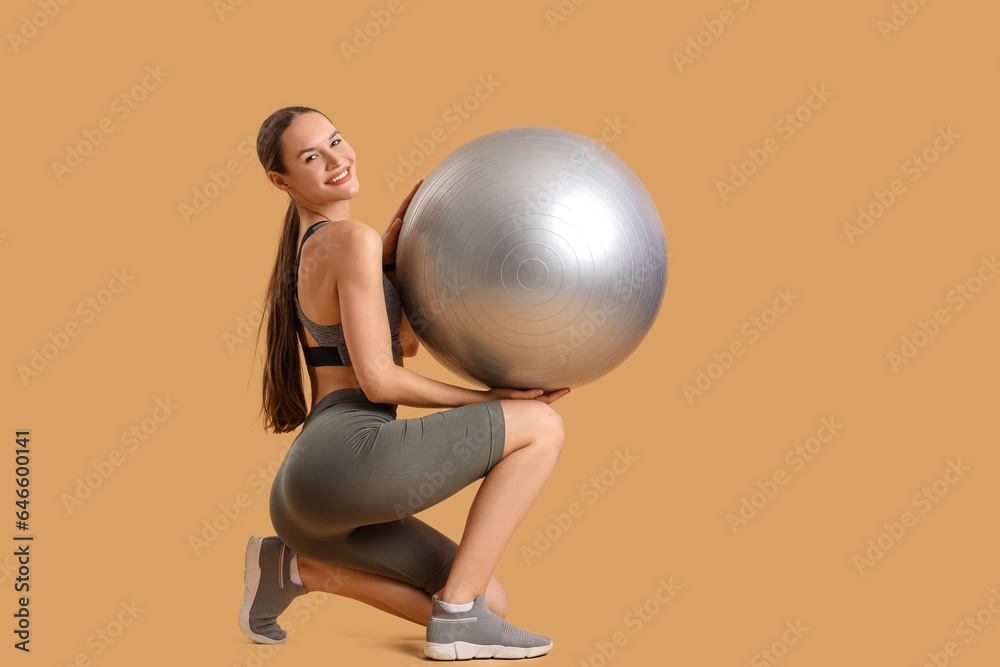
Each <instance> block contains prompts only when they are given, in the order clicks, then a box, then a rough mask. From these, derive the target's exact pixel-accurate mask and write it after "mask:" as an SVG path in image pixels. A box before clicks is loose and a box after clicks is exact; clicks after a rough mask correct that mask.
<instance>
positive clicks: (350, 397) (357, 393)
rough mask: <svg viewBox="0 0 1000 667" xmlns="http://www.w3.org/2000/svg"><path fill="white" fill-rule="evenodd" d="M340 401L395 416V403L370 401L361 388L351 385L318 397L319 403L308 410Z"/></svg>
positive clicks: (317, 410) (323, 408) (316, 410)
mask: <svg viewBox="0 0 1000 667" xmlns="http://www.w3.org/2000/svg"><path fill="white" fill-rule="evenodd" d="M342 403H360V404H362V405H363V406H364V407H366V408H368V409H370V410H378V411H379V412H385V413H386V414H390V415H392V416H393V417H395V416H396V407H397V406H396V404H395V403H372V402H371V401H370V400H368V397H367V396H365V392H363V391H362V390H361V389H354V388H353V387H348V388H346V389H335V390H333V391H331V392H330V393H329V394H327V395H326V396H324V397H323V398H321V399H319V403H317V404H316V405H315V407H313V409H312V410H311V411H310V412H309V414H312V413H314V412H320V411H321V410H325V409H326V408H329V407H332V406H334V405H340V404H342Z"/></svg>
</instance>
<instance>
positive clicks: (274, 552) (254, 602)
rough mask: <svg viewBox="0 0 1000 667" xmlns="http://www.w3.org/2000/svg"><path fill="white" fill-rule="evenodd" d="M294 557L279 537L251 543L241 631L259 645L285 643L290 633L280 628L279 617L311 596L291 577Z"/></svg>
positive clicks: (248, 548) (247, 554)
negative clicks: (301, 598) (294, 601)
mask: <svg viewBox="0 0 1000 667" xmlns="http://www.w3.org/2000/svg"><path fill="white" fill-rule="evenodd" d="M293 555H294V554H293V553H292V550H291V549H289V548H288V547H286V546H285V543H284V542H282V541H281V540H280V539H279V538H277V537H265V538H264V539H261V538H259V537H256V536H254V537H251V538H250V542H249V543H247V551H246V556H245V559H244V560H245V564H246V570H244V573H243V583H244V584H245V588H244V589H243V606H242V607H240V630H242V631H243V634H245V635H246V636H247V637H249V638H250V639H252V640H254V641H255V642H257V643H258V644H280V643H281V642H283V641H285V637H287V636H288V633H287V632H285V631H284V630H282V629H281V626H280V625H278V615H279V614H281V612H283V611H285V609H286V608H287V607H288V605H290V604H291V603H292V600H294V599H295V598H297V597H298V596H300V595H305V594H306V593H307V592H308V591H306V589H305V587H304V586H299V585H298V584H293V583H292V581H291V579H290V578H289V576H288V573H289V570H290V566H291V560H292V556H293Z"/></svg>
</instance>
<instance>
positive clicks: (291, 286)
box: [254, 107, 326, 433]
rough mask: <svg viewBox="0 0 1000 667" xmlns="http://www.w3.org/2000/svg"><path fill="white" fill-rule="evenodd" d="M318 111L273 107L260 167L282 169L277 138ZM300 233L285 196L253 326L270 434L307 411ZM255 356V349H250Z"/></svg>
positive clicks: (260, 138) (263, 133)
mask: <svg viewBox="0 0 1000 667" xmlns="http://www.w3.org/2000/svg"><path fill="white" fill-rule="evenodd" d="M304 113H318V114H320V115H322V116H324V117H325V116H326V114H323V113H322V112H320V111H317V110H316V109H312V108H310V107H284V108H282V109H278V110H277V111H275V112H274V113H272V114H271V115H270V116H268V117H267V120H265V121H264V123H263V124H262V125H261V126H260V132H258V134H257V157H258V158H259V159H260V164H261V166H263V167H264V171H265V172H269V171H276V172H278V173H279V174H285V173H287V171H286V165H285V161H284V159H283V157H282V143H281V137H282V135H283V134H284V133H285V130H286V129H288V126H289V125H291V124H292V121H293V120H295V118H296V117H297V116H300V115H302V114H304ZM298 237H299V209H298V207H297V206H296V204H295V200H294V199H292V196H291V195H289V196H288V210H287V211H285V222H284V224H283V226H282V228H281V238H280V239H279V241H278V253H277V256H276V257H275V261H274V270H273V271H272V272H271V279H270V281H269V282H268V285H267V291H266V293H265V296H264V314H265V317H264V318H262V319H261V323H260V325H259V326H258V328H257V345H258V346H259V344H260V332H261V329H262V328H263V327H264V323H265V322H266V323H267V353H266V355H267V356H266V359H265V361H264V382H263V385H264V386H263V392H264V393H263V405H262V408H261V410H262V412H264V429H265V430H271V431H274V432H275V433H286V432H288V431H293V430H295V429H296V428H297V427H298V426H299V425H300V424H302V422H304V421H305V418H306V415H307V414H308V408H307V405H306V399H305V393H304V390H303V385H302V360H301V358H300V357H299V338H298V328H297V319H296V315H297V314H296V312H295V283H296V281H297V279H298V277H297V276H296V274H295V256H296V254H297V248H296V247H295V246H296V241H298ZM254 355H255V356H256V348H255V350H254Z"/></svg>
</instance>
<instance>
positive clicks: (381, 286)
mask: <svg viewBox="0 0 1000 667" xmlns="http://www.w3.org/2000/svg"><path fill="white" fill-rule="evenodd" d="M257 154H258V157H259V158H260V162H261V164H262V165H263V167H264V169H265V171H266V172H267V176H268V178H269V180H270V182H271V183H273V184H274V186H275V187H277V188H278V189H280V190H283V191H284V192H287V193H288V195H289V198H290V199H289V203H288V211H287V213H286V214H285V222H284V228H283V230H282V232H281V241H280V245H279V248H278V253H277V260H276V262H275V267H274V271H273V273H272V275H271V279H270V283H269V285H268V288H267V293H266V297H265V298H266V303H265V311H266V312H267V314H268V317H267V321H266V326H267V356H266V360H265V365H264V392H263V412H264V413H265V424H264V425H265V428H267V429H270V430H272V431H274V432H275V433H284V432H288V431H292V430H294V429H295V428H297V427H298V426H299V425H300V424H301V425H302V430H301V432H300V433H299V435H298V436H296V438H295V440H294V441H293V443H292V446H291V448H290V449H289V451H288V454H287V455H286V457H285V459H284V461H283V462H282V465H281V467H280V469H279V470H278V473H277V475H276V477H275V479H274V482H273V486H272V489H271V497H270V512H271V521H272V523H273V524H274V528H275V532H276V533H277V537H266V538H263V539H261V538H259V537H251V538H250V543H249V544H248V545H247V551H246V563H245V565H246V570H245V575H244V578H245V583H246V588H245V591H244V599H243V606H242V607H241V608H240V616H239V620H240V628H241V629H242V630H243V632H244V633H246V634H247V636H249V637H250V638H251V639H253V640H254V641H257V642H262V643H279V642H282V641H284V639H285V637H286V633H285V631H284V630H282V629H281V627H280V626H279V625H278V623H277V617H278V615H279V614H281V612H282V611H284V609H285V608H286V607H287V606H288V605H289V604H290V603H291V601H292V600H293V599H294V598H295V597H297V596H299V595H302V594H304V593H306V592H310V591H326V592H329V593H335V594H337V595H343V596H345V597H349V598H353V599H355V600H359V601H361V602H364V603H366V604H370V605H372V606H374V607H377V608H378V609H382V610H384V611H387V612H389V613H391V614H395V615H396V616H400V617H402V618H405V619H408V620H410V621H413V622H415V623H420V624H421V625H426V626H427V644H426V647H425V649H424V653H425V655H426V656H428V657H430V658H435V659H438V660H455V659H465V658H472V657H504V658H523V657H533V656H537V655H542V654H544V653H547V652H548V651H549V650H550V649H551V648H552V642H551V641H550V640H549V638H548V637H545V636H542V635H536V634H532V633H529V632H525V631H523V630H520V629H518V628H515V627H514V626H512V625H510V624H508V623H507V622H506V621H505V620H504V617H505V616H506V614H507V598H506V595H505V593H504V590H503V589H502V588H501V587H500V584H499V583H498V582H497V580H496V578H495V577H493V571H494V569H495V568H496V566H497V563H498V561H499V560H500V555H501V553H502V552H503V550H504V547H505V546H506V545H507V543H508V541H509V540H510V538H511V535H513V533H514V530H515V529H516V528H517V527H518V525H519V524H520V523H521V521H522V520H523V519H524V517H525V515H526V514H527V512H528V509H529V508H530V507H531V504H532V503H533V502H534V500H535V498H536V497H537V496H538V493H539V491H540V490H541V488H542V485H543V484H544V483H545V480H546V479H547V478H548V476H549V474H550V472H551V471H552V469H553V467H554V465H555V462H556V459H557V458H558V457H559V452H560V450H561V448H562V443H563V423H562V419H561V418H560V417H559V415H558V413H556V411H555V410H554V409H553V408H552V407H551V403H553V402H554V401H556V400H558V399H559V398H561V397H563V396H565V395H566V394H568V393H569V388H563V389H559V390H557V391H552V392H549V393H545V392H544V391H543V390H541V389H529V390H517V389H504V388H494V389H490V390H488V391H480V390H473V389H464V388H461V387H458V386H454V385H450V384H445V383H442V382H437V381H435V380H432V379H430V378H426V377H423V376H421V375H418V374H416V373H414V372H412V371H410V370H408V369H406V368H404V366H403V357H405V356H411V357H412V356H413V355H415V354H416V351H417V347H418V345H419V343H418V341H417V338H416V336H415V334H414V333H413V330H412V329H411V328H410V325H409V324H408V322H407V320H406V318H405V316H404V315H403V313H402V307H401V303H400V299H399V293H398V291H397V289H396V285H395V270H394V268H395V267H394V263H395V252H396V250H395V249H396V239H397V236H398V234H399V229H400V226H401V225H402V218H403V216H404V214H405V212H406V207H407V206H408V205H409V202H410V199H411V198H412V197H413V194H414V193H415V192H416V188H417V187H418V186H419V185H420V182H418V183H417V184H416V186H414V188H413V190H412V191H411V192H410V193H409V195H407V196H406V198H405V199H404V200H403V202H402V204H401V205H400V206H399V209H398V210H397V211H396V215H395V216H394V218H393V220H392V222H391V223H390V224H389V227H388V229H386V231H385V233H384V234H383V235H381V236H380V235H379V234H378V232H376V231H375V230H373V229H372V228H371V227H368V226H367V225H365V224H363V223H361V222H356V221H354V220H352V219H351V215H350V209H349V205H350V201H351V199H353V198H354V197H355V196H356V195H357V194H358V189H359V185H358V183H359V181H358V173H357V156H356V154H355V152H354V150H353V149H352V148H351V146H350V145H349V144H348V143H347V141H346V140H345V139H344V137H343V136H342V135H341V134H340V132H339V131H338V130H337V128H335V127H334V125H333V123H332V122H331V121H330V120H329V118H327V117H326V116H325V115H324V114H322V113H320V112H319V111H316V110H315V109H311V108H308V107H286V108H283V109H279V110H278V111H276V112H274V113H273V114H271V116H270V117H268V118H267V120H265V121H264V123H263V125H262V126H261V128H260V133H259V134H258V136H257ZM321 322H322V323H323V324H318V323H321ZM262 326H263V324H262ZM259 333H260V331H258V339H259ZM300 343H301V345H302V348H303V353H304V355H305V359H306V367H307V371H308V375H309V381H310V385H311V388H312V399H311V401H310V404H309V405H308V406H307V404H306V402H305V396H304V392H303V387H302V376H301V362H300V360H299V348H298V345H299V344H300ZM398 405H411V406H414V407H422V408H435V407H441V408H452V409H449V410H444V411H442V412H437V413H433V414H430V415H427V416H425V417H421V418H414V419H396V408H397V406H398ZM480 478H483V482H482V484H481V485H480V488H479V491H478V493H477V494H476V497H475V500H474V501H473V503H472V507H471V509H470V510H469V516H468V519H467V522H466V525H465V531H464V533H463V535H462V540H461V544H455V542H454V541H452V540H451V539H449V538H448V537H446V536H445V535H443V534H441V533H440V532H438V531H436V530H435V529H434V528H431V527H430V526H428V525H427V524H426V523H424V522H422V521H420V520H419V519H416V518H415V517H413V516H412V515H413V514H414V513H416V512H418V511H420V510H423V509H426V508H427V507H430V506H432V505H434V504H436V503H438V502H440V501H441V500H444V499H445V498H447V497H449V496H451V495H452V494H454V493H455V492H457V491H458V490H460V489H462V488H464V487H465V486H467V485H469V484H471V483H472V482H474V481H476V480H477V479H480Z"/></svg>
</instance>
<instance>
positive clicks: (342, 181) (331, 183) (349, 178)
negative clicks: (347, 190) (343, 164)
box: [326, 165, 354, 185]
mask: <svg viewBox="0 0 1000 667" xmlns="http://www.w3.org/2000/svg"><path fill="white" fill-rule="evenodd" d="M344 171H346V172H347V175H346V176H344V177H343V178H341V179H340V180H339V181H334V180H333V179H331V180H329V181H327V182H326V184H327V185H340V184H341V183H346V182H347V181H349V180H351V179H352V178H354V172H353V171H351V167H350V165H348V167H347V169H345V170H344ZM344 171H341V172H340V174H343V173H344ZM340 174H336V175H337V176H339V175H340Z"/></svg>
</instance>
